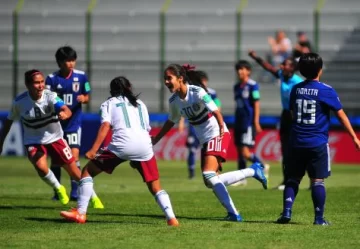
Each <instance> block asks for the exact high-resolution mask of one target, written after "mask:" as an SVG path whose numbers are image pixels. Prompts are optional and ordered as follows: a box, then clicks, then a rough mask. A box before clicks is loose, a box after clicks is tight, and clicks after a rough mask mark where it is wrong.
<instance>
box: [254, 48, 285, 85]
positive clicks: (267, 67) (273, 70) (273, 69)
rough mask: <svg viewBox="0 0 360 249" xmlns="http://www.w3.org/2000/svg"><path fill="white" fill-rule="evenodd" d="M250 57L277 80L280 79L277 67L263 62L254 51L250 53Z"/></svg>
mask: <svg viewBox="0 0 360 249" xmlns="http://www.w3.org/2000/svg"><path fill="white" fill-rule="evenodd" d="M249 56H250V57H251V58H252V59H254V60H255V61H256V62H257V63H258V64H259V65H260V66H261V67H262V68H264V69H265V70H266V71H268V72H270V73H272V74H273V75H274V76H275V77H276V78H279V75H278V71H279V69H277V68H276V67H274V66H273V65H271V64H270V63H269V62H267V61H265V60H263V59H262V58H261V57H260V56H257V54H256V52H255V51H254V50H250V51H249Z"/></svg>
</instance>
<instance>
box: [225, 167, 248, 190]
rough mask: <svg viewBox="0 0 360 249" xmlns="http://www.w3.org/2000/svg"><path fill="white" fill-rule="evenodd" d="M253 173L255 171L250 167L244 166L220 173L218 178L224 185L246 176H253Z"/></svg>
mask: <svg viewBox="0 0 360 249" xmlns="http://www.w3.org/2000/svg"><path fill="white" fill-rule="evenodd" d="M254 174H255V171H254V170H253V169H252V168H246V169H241V170H236V171H231V172H227V173H224V174H221V175H219V178H220V180H221V181H222V182H223V183H224V185H225V186H229V185H231V184H234V183H236V182H239V181H241V180H244V179H246V178H248V177H253V176H254Z"/></svg>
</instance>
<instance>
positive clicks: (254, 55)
mask: <svg viewBox="0 0 360 249" xmlns="http://www.w3.org/2000/svg"><path fill="white" fill-rule="evenodd" d="M249 56H250V57H251V58H255V57H256V52H255V51H254V50H249Z"/></svg>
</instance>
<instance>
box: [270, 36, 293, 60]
mask: <svg viewBox="0 0 360 249" xmlns="http://www.w3.org/2000/svg"><path fill="white" fill-rule="evenodd" d="M275 36H276V37H275V38H274V37H271V36H269V37H268V43H269V45H270V47H271V52H272V64H273V65H274V66H278V65H280V64H281V63H282V62H283V61H284V60H285V59H286V58H288V57H289V56H290V55H291V52H292V46H291V41H290V39H289V38H288V37H287V36H286V34H285V32H284V31H283V30H278V31H277V32H276V35H275Z"/></svg>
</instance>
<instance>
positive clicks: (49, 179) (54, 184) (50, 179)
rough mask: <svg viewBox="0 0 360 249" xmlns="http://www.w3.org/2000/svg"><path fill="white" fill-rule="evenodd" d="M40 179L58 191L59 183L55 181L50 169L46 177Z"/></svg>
mask: <svg viewBox="0 0 360 249" xmlns="http://www.w3.org/2000/svg"><path fill="white" fill-rule="evenodd" d="M41 179H42V180H43V181H44V182H46V183H47V184H48V185H50V186H51V187H52V188H54V189H58V188H59V187H60V186H61V184H60V182H59V181H58V180H57V179H56V177H55V175H54V173H53V172H52V171H51V170H50V169H49V172H48V173H47V175H46V176H44V177H41Z"/></svg>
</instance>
